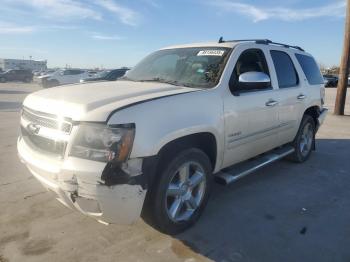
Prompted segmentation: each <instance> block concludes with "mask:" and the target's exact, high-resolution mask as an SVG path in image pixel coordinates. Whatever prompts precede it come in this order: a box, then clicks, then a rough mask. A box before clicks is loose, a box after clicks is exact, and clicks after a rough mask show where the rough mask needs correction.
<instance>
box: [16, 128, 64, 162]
mask: <svg viewBox="0 0 350 262" xmlns="http://www.w3.org/2000/svg"><path fill="white" fill-rule="evenodd" d="M21 136H22V138H23V139H24V140H25V141H26V142H27V143H28V142H29V143H28V144H29V145H31V147H34V149H39V151H43V153H51V154H54V155H57V156H61V157H63V156H64V152H65V149H66V142H64V141H55V140H52V139H49V138H46V137H42V136H37V135H34V134H31V133H30V132H28V131H27V130H26V129H25V128H24V127H23V126H21Z"/></svg>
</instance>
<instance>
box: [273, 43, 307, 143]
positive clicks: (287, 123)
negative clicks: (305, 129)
mask: <svg viewBox="0 0 350 262" xmlns="http://www.w3.org/2000/svg"><path fill="white" fill-rule="evenodd" d="M269 55H270V57H271V60H272V63H273V67H274V69H275V70H274V72H273V74H272V77H274V78H275V79H276V82H277V83H278V91H277V100H278V101H279V104H278V107H277V109H278V122H279V137H278V139H279V141H280V142H279V143H280V144H285V143H288V142H291V141H292V140H293V139H294V137H295V135H296V133H297V131H298V128H299V124H300V123H299V122H300V117H301V116H302V115H303V112H304V110H305V104H306V103H305V102H306V99H307V94H306V90H305V86H304V84H303V82H304V79H303V78H302V76H300V75H299V74H298V71H297V69H296V66H297V61H296V59H295V56H294V54H293V53H291V52H288V51H287V50H285V48H284V49H277V48H270V51H269Z"/></svg>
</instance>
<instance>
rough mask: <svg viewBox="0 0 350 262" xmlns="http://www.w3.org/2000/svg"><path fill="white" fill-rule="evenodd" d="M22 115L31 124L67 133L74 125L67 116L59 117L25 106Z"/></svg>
mask: <svg viewBox="0 0 350 262" xmlns="http://www.w3.org/2000/svg"><path fill="white" fill-rule="evenodd" d="M22 117H23V119H25V120H27V121H29V122H30V123H31V124H36V125H39V126H43V127H46V128H51V129H56V130H60V131H63V132H64V133H67V134H69V133H70V131H71V130H72V126H73V125H72V123H71V121H70V120H67V118H64V119H58V118H57V116H55V115H51V114H46V113H41V112H36V111H33V110H30V109H28V108H26V107H24V108H23V110H22Z"/></svg>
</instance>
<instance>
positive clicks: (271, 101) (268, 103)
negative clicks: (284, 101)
mask: <svg viewBox="0 0 350 262" xmlns="http://www.w3.org/2000/svg"><path fill="white" fill-rule="evenodd" d="M277 104H278V102H277V101H275V100H269V101H267V102H266V103H265V105H266V106H275V105H277Z"/></svg>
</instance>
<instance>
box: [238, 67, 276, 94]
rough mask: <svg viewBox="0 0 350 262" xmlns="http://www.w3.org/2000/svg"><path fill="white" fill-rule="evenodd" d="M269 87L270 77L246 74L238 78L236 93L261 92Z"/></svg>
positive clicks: (259, 73)
mask: <svg viewBox="0 0 350 262" xmlns="http://www.w3.org/2000/svg"><path fill="white" fill-rule="evenodd" d="M269 87H271V79H270V77H269V76H268V75H267V74H265V73H262V72H254V71H252V72H246V73H243V74H241V75H240V76H239V78H238V86H237V89H238V90H236V91H243V92H244V91H251V90H261V89H266V88H269Z"/></svg>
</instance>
